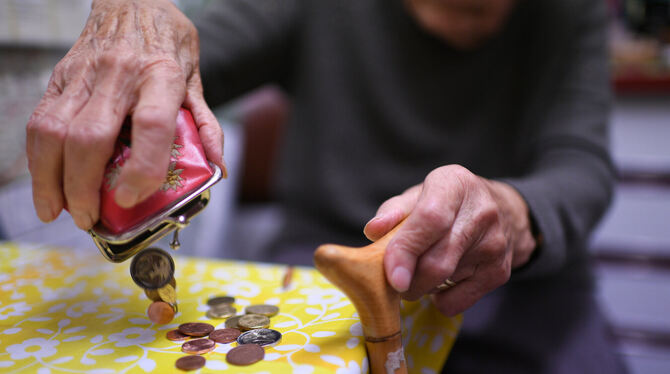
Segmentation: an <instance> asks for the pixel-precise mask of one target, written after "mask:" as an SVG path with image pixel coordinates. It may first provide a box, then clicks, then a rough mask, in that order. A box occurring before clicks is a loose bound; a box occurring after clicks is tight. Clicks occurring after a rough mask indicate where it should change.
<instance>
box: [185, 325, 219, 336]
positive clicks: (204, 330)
mask: <svg viewBox="0 0 670 374" xmlns="http://www.w3.org/2000/svg"><path fill="white" fill-rule="evenodd" d="M178 329H179V332H180V333H182V334H184V335H188V336H207V335H209V333H210V332H212V331H214V326H212V325H210V324H209V323H202V322H188V323H182V324H181V325H179V328H178Z"/></svg>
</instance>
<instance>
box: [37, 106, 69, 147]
mask: <svg viewBox="0 0 670 374" xmlns="http://www.w3.org/2000/svg"><path fill="white" fill-rule="evenodd" d="M28 132H29V134H30V135H36V136H37V137H39V138H42V139H46V140H50V141H55V142H63V141H64V140H65V138H66V136H67V133H68V128H67V124H66V123H65V121H64V120H63V119H62V118H61V117H59V116H58V115H55V114H53V113H52V112H45V113H44V114H43V115H42V116H41V118H40V119H39V120H37V119H36V120H34V121H31V122H30V123H29V124H28Z"/></svg>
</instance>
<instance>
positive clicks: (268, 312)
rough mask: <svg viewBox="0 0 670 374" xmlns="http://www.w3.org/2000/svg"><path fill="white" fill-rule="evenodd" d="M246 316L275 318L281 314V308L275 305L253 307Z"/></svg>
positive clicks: (249, 308)
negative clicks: (259, 315) (256, 315)
mask: <svg viewBox="0 0 670 374" xmlns="http://www.w3.org/2000/svg"><path fill="white" fill-rule="evenodd" d="M244 311H245V313H246V314H262V315H264V316H266V317H274V316H276V315H277V313H279V308H277V307H276V306H274V305H265V304H263V305H251V306H248V307H247V308H246V309H245V310H244Z"/></svg>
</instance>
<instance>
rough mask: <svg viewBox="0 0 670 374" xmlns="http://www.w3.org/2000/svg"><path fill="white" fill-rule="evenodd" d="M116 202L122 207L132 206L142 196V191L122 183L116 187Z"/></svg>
mask: <svg viewBox="0 0 670 374" xmlns="http://www.w3.org/2000/svg"><path fill="white" fill-rule="evenodd" d="M114 197H115V199H116V203H117V204H119V206H121V207H122V208H126V209H128V208H132V207H133V206H134V205H135V204H137V201H138V200H139V198H140V193H139V191H138V190H137V189H135V188H133V187H130V186H128V185H127V184H122V185H120V186H119V187H118V188H117V189H116V194H115V196H114Z"/></svg>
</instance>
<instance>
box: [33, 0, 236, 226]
mask: <svg viewBox="0 0 670 374" xmlns="http://www.w3.org/2000/svg"><path fill="white" fill-rule="evenodd" d="M198 59H199V46H198V35H197V31H196V30H195V27H194V26H193V24H192V23H191V22H190V21H189V20H188V19H187V18H186V17H185V16H184V15H183V14H182V13H181V12H179V10H178V9H177V8H176V7H175V6H174V5H173V4H172V3H171V2H170V1H169V0H154V1H143V0H108V1H94V3H93V6H92V10H91V14H90V16H89V18H88V21H87V23H86V26H85V28H84V31H83V32H82V34H81V36H80V37H79V39H78V40H77V42H76V43H75V45H74V46H73V47H72V49H71V50H70V51H69V52H68V53H67V55H66V56H65V57H64V58H63V59H62V60H61V61H60V62H59V63H58V65H56V68H55V69H54V72H53V74H52V76H51V80H50V81H49V85H48V87H47V90H46V93H45V94H44V97H43V98H42V100H41V101H40V103H39V104H38V106H37V108H36V109H35V112H34V113H33V115H32V116H31V118H30V120H29V122H28V125H27V141H26V147H27V153H28V162H29V169H30V172H31V174H32V180H33V201H34V204H35V209H36V211H37V215H38V216H39V217H40V219H41V220H42V221H45V222H48V221H51V220H53V219H55V218H56V217H58V215H59V214H60V212H61V210H62V209H63V208H64V207H67V209H68V210H69V211H70V213H71V214H72V217H73V218H74V221H75V223H76V224H77V226H79V227H80V228H81V229H84V230H86V229H89V228H90V227H91V226H92V225H93V224H94V223H95V222H97V221H98V218H99V204H100V197H99V195H100V186H101V184H102V179H103V174H104V168H105V165H106V163H107V162H108V160H109V158H110V157H111V155H112V153H113V147H114V143H115V140H116V138H117V136H118V134H119V131H120V128H121V125H122V123H123V120H124V119H125V117H126V116H127V115H128V114H130V115H131V116H132V121H133V128H132V134H131V137H132V140H131V141H132V154H131V157H130V159H129V160H128V162H127V164H126V166H125V167H124V168H123V171H122V172H121V175H120V176H119V187H118V189H117V191H116V195H115V199H116V202H117V203H118V204H119V205H120V206H122V207H131V206H133V205H135V204H136V203H138V202H140V201H142V200H143V199H145V198H147V197H148V196H150V195H151V194H152V193H153V192H155V191H156V190H157V189H158V188H159V186H160V184H161V182H162V180H163V179H164V178H165V173H166V171H167V169H168V163H169V149H170V145H171V144H172V140H173V136H174V131H175V127H176V118H177V112H178V110H179V108H180V107H181V106H184V107H186V108H188V109H190V110H191V112H192V113H193V117H194V119H195V122H196V125H197V126H198V129H199V133H200V138H201V140H202V142H203V146H204V149H205V153H206V155H207V158H208V159H209V160H211V161H212V162H214V163H216V164H217V165H219V167H221V168H222V170H224V175H225V166H224V163H223V158H222V154H223V134H222V132H221V128H220V127H219V124H218V122H217V120H216V118H215V117H214V115H213V114H212V112H211V110H210V109H209V107H208V106H207V104H206V103H205V101H204V98H203V94H202V84H201V81H200V72H199V68H198V65H199V60H198Z"/></svg>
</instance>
